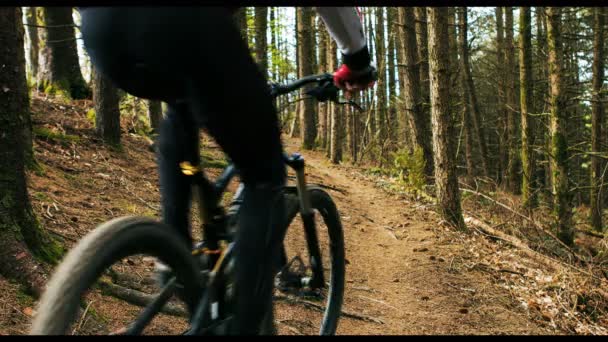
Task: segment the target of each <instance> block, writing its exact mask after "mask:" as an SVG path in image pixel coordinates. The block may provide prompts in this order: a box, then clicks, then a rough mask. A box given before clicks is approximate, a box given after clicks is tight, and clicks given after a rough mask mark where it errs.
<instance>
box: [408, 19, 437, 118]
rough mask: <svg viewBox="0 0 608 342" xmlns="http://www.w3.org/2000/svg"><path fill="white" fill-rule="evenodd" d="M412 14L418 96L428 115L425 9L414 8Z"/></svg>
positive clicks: (427, 57) (428, 89) (427, 54)
mask: <svg viewBox="0 0 608 342" xmlns="http://www.w3.org/2000/svg"><path fill="white" fill-rule="evenodd" d="M414 12H415V15H416V20H415V23H416V46H417V47H418V63H419V64H420V85H421V87H420V91H421V93H420V96H421V97H422V100H423V101H424V102H423V103H424V106H423V111H424V112H426V113H428V112H429V108H430V103H429V101H430V100H429V91H430V87H429V53H428V48H427V46H428V38H427V19H426V7H414ZM402 24H403V23H402Z"/></svg>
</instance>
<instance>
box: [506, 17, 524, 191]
mask: <svg viewBox="0 0 608 342" xmlns="http://www.w3.org/2000/svg"><path fill="white" fill-rule="evenodd" d="M505 47H506V49H505V50H504V51H505V67H506V72H505V79H506V81H507V87H506V91H507V92H506V104H507V108H506V112H507V125H508V129H509V138H508V140H507V145H508V149H509V161H508V164H507V165H508V167H507V170H506V171H507V177H506V178H507V189H508V190H509V191H510V192H511V193H513V194H519V193H520V189H521V188H520V186H521V179H520V177H519V169H520V160H519V158H520V154H519V153H518V152H519V129H518V127H519V122H518V121H519V120H518V113H517V112H518V110H517V109H518V108H517V96H516V93H515V77H514V75H515V61H514V58H515V46H514V44H513V7H505Z"/></svg>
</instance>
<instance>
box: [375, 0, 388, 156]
mask: <svg viewBox="0 0 608 342" xmlns="http://www.w3.org/2000/svg"><path fill="white" fill-rule="evenodd" d="M374 34H375V36H376V37H375V38H376V65H377V67H378V81H376V86H375V89H376V132H375V134H376V136H377V137H378V143H379V146H380V147H381V150H383V148H382V147H383V144H384V139H386V76H385V75H386V52H385V50H386V49H385V44H384V9H383V8H382V7H376V30H375V31H374ZM383 157H384V156H382V155H381V156H380V158H381V159H380V160H382V159H383Z"/></svg>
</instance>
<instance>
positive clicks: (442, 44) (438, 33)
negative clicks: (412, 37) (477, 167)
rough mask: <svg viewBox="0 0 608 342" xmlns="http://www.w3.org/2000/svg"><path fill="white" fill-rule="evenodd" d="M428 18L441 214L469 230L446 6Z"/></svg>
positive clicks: (435, 9)
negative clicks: (456, 130) (464, 215)
mask: <svg viewBox="0 0 608 342" xmlns="http://www.w3.org/2000/svg"><path fill="white" fill-rule="evenodd" d="M427 18H428V51H429V80H430V87H431V118H432V127H433V150H434V152H435V153H434V157H435V186H436V189H437V203H438V205H439V212H440V214H441V216H442V217H443V218H444V219H445V220H446V221H447V222H448V223H450V224H452V225H454V226H455V227H457V228H459V229H463V230H466V225H465V224H464V220H463V218H462V210H461V208H460V192H459V190H458V178H457V176H456V160H455V153H454V152H455V151H454V148H455V145H454V140H455V139H454V127H453V124H452V122H453V121H452V119H451V117H450V112H449V98H450V88H449V81H450V76H449V74H448V71H449V70H450V68H449V40H448V9H447V7H428V8H427Z"/></svg>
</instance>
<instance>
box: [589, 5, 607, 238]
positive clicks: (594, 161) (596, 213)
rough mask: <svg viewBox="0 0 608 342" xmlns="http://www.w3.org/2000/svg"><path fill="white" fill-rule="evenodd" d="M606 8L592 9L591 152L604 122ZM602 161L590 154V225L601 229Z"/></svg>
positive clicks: (599, 149) (596, 149)
mask: <svg viewBox="0 0 608 342" xmlns="http://www.w3.org/2000/svg"><path fill="white" fill-rule="evenodd" d="M605 16H606V9H605V8H603V7H596V8H594V9H593V21H594V22H593V24H594V25H593V36H594V37H593V66H592V68H593V79H592V93H591V94H592V101H591V152H592V153H594V154H596V153H602V152H603V149H602V147H601V146H602V144H601V142H602V141H603V139H604V138H603V136H602V123H603V122H604V108H603V105H602V100H603V98H604V97H603V96H602V95H601V91H602V84H603V82H604V22H605ZM602 181H603V178H602V161H601V159H600V158H599V157H597V156H593V155H592V156H591V197H590V201H591V225H592V226H593V229H595V230H597V231H599V232H601V231H602V206H603V203H604V202H603V200H602V197H603V196H604V195H603V194H602V188H603V187H602Z"/></svg>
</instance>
